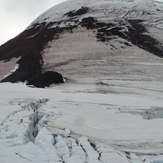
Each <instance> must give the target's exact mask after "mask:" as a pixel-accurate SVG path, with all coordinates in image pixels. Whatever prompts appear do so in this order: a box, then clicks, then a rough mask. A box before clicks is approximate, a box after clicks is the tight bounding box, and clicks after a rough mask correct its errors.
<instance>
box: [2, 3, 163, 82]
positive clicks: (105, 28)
mask: <svg viewBox="0 0 163 163" xmlns="http://www.w3.org/2000/svg"><path fill="white" fill-rule="evenodd" d="M157 5H158V3H157ZM157 5H156V4H155V3H154V2H153V1H152V0H144V1H143V2H142V1H139V0H134V1H133V0H132V1H130V0H126V1H120V0H114V1H113V0H112V1H111V0H108V1H104V0H100V1H96V0H84V1H79V0H78V1H74V0H70V1H66V2H64V3H62V4H59V5H57V6H54V7H52V8H51V9H49V10H48V11H46V12H45V13H43V14H42V15H40V16H39V17H38V18H37V19H36V20H34V21H33V22H32V23H31V25H30V26H29V27H28V28H27V29H26V30H25V31H24V32H22V33H21V34H20V35H18V36H17V37H16V38H14V39H13V40H10V41H9V42H8V43H6V44H4V45H3V46H1V47H0V60H1V64H0V66H1V70H0V71H1V76H0V77H1V79H3V80H2V81H3V82H5V81H11V82H16V81H25V80H29V79H30V78H31V77H34V76H36V75H39V74H41V73H43V72H47V71H57V72H59V73H61V74H62V75H63V76H64V77H65V78H83V77H86V78H87V77H91V78H92V77H95V78H98V77H104V78H105V77H107V78H108V76H109V77H110V78H112V77H124V78H126V77H127V78H132V77H134V78H137V79H142V78H151V79H162V72H161V71H160V69H161V68H162V56H163V45H162V44H163V37H162V35H163V30H162V29H163V20H162V14H163V11H162V10H160V9H157V8H158V7H157ZM158 6H159V5H158ZM159 57H161V58H159ZM4 61H5V62H4ZM15 67H16V70H15V72H14V73H12V74H9V73H10V71H11V70H14V69H15ZM8 74H9V75H8ZM5 75H8V76H7V77H4V76H5Z"/></svg>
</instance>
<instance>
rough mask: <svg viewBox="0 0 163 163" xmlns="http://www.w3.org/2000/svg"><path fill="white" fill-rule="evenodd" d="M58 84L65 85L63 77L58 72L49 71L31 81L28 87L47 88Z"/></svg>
mask: <svg viewBox="0 0 163 163" xmlns="http://www.w3.org/2000/svg"><path fill="white" fill-rule="evenodd" d="M58 83H64V81H63V77H62V75H61V74H59V73H57V72H53V71H48V72H45V73H43V74H40V75H37V76H35V77H33V78H31V79H29V80H28V82H27V85H33V86H35V87H38V88H45V87H49V86H50V85H52V84H58Z"/></svg>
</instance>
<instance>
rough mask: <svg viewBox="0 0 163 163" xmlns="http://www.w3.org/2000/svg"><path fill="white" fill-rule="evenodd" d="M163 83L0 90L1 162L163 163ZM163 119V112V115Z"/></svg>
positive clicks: (6, 87)
mask: <svg viewBox="0 0 163 163" xmlns="http://www.w3.org/2000/svg"><path fill="white" fill-rule="evenodd" d="M162 86H163V84H162V82H161V81H151V82H146V81H130V80H102V81H99V82H97V83H91V79H88V80H87V81H86V80H85V82H84V83H83V82H81V83H80V82H79V81H78V82H77V83H75V82H73V83H72V82H67V83H66V84H61V85H58V86H54V87H51V88H46V89H34V88H29V87H27V86H26V85H24V84H21V83H17V84H9V83H1V84H0V90H1V94H0V111H1V115H0V132H1V136H0V144H1V146H0V162H1V163H9V162H16V163H22V162H24V163H29V162H34V163H38V162H44V163H46V162H51V163H52V162H56V163H57V162H58V163H59V162H64V163H76V162H78V163H85V162H88V163H91V162H93V163H100V162H101V163H108V162H109V163H119V162H123V163H131V162H132V163H142V162H145V163H156V162H161V161H163V156H162V150H163V145H162V141H163V139H162V134H163V132H162V128H163V125H162V124H163V119H162V117H161V116H160V117H158V116H157V111H155V112H154V111H153V112H152V118H151V119H146V118H144V115H142V114H141V113H143V112H151V109H152V110H154V109H156V110H157V109H158V108H159V109H160V110H161V109H163V108H162V104H163V103H162V100H163V98H162V97H163V96H162V91H161V90H162V89H163V87H162ZM160 114H161V115H162V114H163V112H160Z"/></svg>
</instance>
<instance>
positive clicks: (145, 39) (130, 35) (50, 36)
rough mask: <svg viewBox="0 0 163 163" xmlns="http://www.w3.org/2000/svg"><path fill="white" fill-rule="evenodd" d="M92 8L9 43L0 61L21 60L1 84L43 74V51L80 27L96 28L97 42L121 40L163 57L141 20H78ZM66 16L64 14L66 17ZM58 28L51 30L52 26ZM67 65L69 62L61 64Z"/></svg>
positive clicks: (34, 28)
mask: <svg viewBox="0 0 163 163" xmlns="http://www.w3.org/2000/svg"><path fill="white" fill-rule="evenodd" d="M88 10H89V8H87V7H82V8H81V9H79V10H77V11H71V12H69V13H66V15H67V16H69V17H70V19H69V20H67V21H65V20H64V21H59V22H51V23H48V24H46V23H41V24H35V25H33V26H32V27H31V28H28V29H26V30H25V31H24V32H22V33H21V34H19V35H18V36H17V37H15V38H13V39H12V40H10V41H8V42H7V43H5V44H4V45H2V46H1V47H0V61H4V62H7V61H10V60H11V59H12V58H18V57H20V59H19V60H18V62H17V63H18V64H19V67H18V69H17V70H16V71H15V72H14V73H12V74H11V75H9V76H7V77H6V78H5V79H3V80H2V81H1V82H18V81H23V82H24V81H26V80H29V79H30V78H34V77H35V76H37V75H40V74H42V73H43V72H44V70H43V68H42V67H43V64H44V61H43V57H42V51H43V49H44V48H45V47H47V44H48V42H49V41H52V40H54V39H59V38H60V35H61V34H62V33H63V32H65V31H66V32H70V33H72V34H73V29H74V28H77V27H78V26H79V25H80V26H82V27H86V28H87V29H88V30H89V29H95V31H96V38H97V41H102V42H104V43H106V42H107V43H109V41H110V40H111V39H115V38H116V37H120V38H122V39H125V40H126V41H127V42H126V46H127V45H129V42H131V43H132V44H134V45H136V46H138V47H139V48H141V49H144V50H146V51H148V52H150V53H152V54H154V55H156V56H158V57H163V45H162V44H161V43H159V42H158V41H157V40H156V39H154V38H152V37H151V36H150V35H149V34H148V31H147V29H146V28H145V27H144V26H143V25H142V21H141V20H125V22H118V21H117V22H114V23H104V22H99V21H98V20H97V19H96V18H94V17H85V18H83V19H82V21H79V20H78V18H77V17H76V16H77V15H82V14H85V13H87V12H88ZM64 16H65V15H64ZM71 21H72V22H74V23H75V25H68V26H67V27H59V25H60V24H61V23H62V22H63V23H66V22H68V23H69V22H71ZM54 24H55V25H56V27H55V28H54V27H52V26H53V25H54ZM61 64H66V63H64V62H63V63H61Z"/></svg>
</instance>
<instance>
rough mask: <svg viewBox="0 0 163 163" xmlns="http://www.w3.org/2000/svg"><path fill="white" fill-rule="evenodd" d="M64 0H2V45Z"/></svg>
mask: <svg viewBox="0 0 163 163" xmlns="http://www.w3.org/2000/svg"><path fill="white" fill-rule="evenodd" d="M63 1H66V0H0V12H1V13H0V45H1V44H3V43H5V42H6V41H8V40H10V39H11V38H13V37H15V36H16V35H18V34H19V33H20V32H22V31H23V30H24V29H25V28H26V27H27V26H28V25H29V24H30V23H31V22H32V21H33V20H34V19H35V18H36V17H37V16H39V15H40V14H42V13H43V12H44V11H46V10H47V9H49V8H50V7H52V6H54V5H56V4H58V3H61V2H63ZM142 1H143V0H142ZM158 1H162V2H163V0H158Z"/></svg>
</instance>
